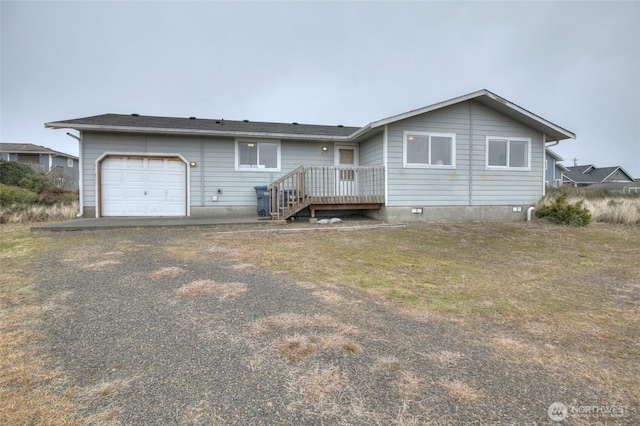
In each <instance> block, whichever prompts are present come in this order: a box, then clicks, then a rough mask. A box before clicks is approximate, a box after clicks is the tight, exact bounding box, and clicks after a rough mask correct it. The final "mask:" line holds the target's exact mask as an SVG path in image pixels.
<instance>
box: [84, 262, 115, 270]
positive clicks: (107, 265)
mask: <svg viewBox="0 0 640 426" xmlns="http://www.w3.org/2000/svg"><path fill="white" fill-rule="evenodd" d="M118 265H120V262H119V261H117V260H102V261H100V262H94V263H89V264H88V265H85V266H84V269H92V270H96V271H101V270H104V269H111V268H113V267H115V266H118Z"/></svg>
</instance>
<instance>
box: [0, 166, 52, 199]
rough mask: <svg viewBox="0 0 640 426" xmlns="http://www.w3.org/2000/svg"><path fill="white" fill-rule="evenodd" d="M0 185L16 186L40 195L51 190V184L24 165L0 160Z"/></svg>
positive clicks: (44, 176)
mask: <svg viewBox="0 0 640 426" xmlns="http://www.w3.org/2000/svg"><path fill="white" fill-rule="evenodd" d="M0 183H1V184H4V185H9V186H18V187H20V188H24V189H28V190H30V191H33V192H36V193H40V192H42V191H44V190H47V189H49V188H53V187H54V185H53V182H51V180H50V179H49V178H48V177H47V176H46V175H45V174H44V173H38V172H36V171H35V170H33V169H32V168H31V167H29V166H28V165H26V164H22V163H18V162H17V161H5V160H0Z"/></svg>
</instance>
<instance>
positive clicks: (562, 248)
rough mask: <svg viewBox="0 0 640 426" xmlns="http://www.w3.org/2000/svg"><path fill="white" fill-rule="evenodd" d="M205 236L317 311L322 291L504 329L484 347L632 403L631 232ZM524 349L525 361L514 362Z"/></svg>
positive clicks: (441, 357)
mask: <svg viewBox="0 0 640 426" xmlns="http://www.w3.org/2000/svg"><path fill="white" fill-rule="evenodd" d="M209 238H210V239H211V240H213V241H214V243H215V246H216V247H219V248H220V247H223V248H225V249H226V250H228V253H227V255H228V256H229V259H232V260H233V261H235V262H238V263H244V262H248V261H250V262H251V263H252V264H254V265H256V267H257V268H259V269H265V270H270V271H274V272H283V271H284V272H285V273H286V274H287V275H288V276H289V277H290V278H291V279H292V280H295V281H297V282H299V283H301V286H304V287H305V288H308V289H310V290H312V292H313V294H314V295H315V296H316V297H317V298H319V299H320V300H323V301H325V302H327V303H341V301H340V298H339V297H336V296H335V295H334V293H337V292H335V291H333V290H332V288H331V286H335V287H341V286H347V287H353V288H357V289H359V290H361V291H364V292H366V293H367V294H368V295H370V296H371V297H374V298H376V299H378V300H381V301H383V302H384V303H390V304H396V305H399V306H398V308H397V309H398V311H399V312H403V313H404V314H406V315H409V316H411V317H413V318H415V319H418V320H424V321H429V320H433V319H438V320H446V321H452V322H455V323H457V324H459V325H460V326H461V327H464V328H465V329H470V330H472V329H473V328H474V327H476V324H490V326H489V327H490V328H491V327H495V326H498V327H500V328H506V329H509V330H513V331H514V332H515V333H516V334H514V335H518V336H519V339H518V341H515V340H513V342H510V341H508V340H504V339H503V340H500V339H501V338H503V337H504V336H502V335H500V333H499V332H498V331H497V329H496V332H495V333H493V334H492V336H491V338H489V339H488V340H487V344H489V345H490V346H492V347H494V348H495V349H496V350H497V351H498V352H499V353H502V356H504V357H505V358H506V359H509V360H510V361H513V362H528V363H534V364H537V365H540V366H543V368H544V369H545V370H546V371H548V372H555V371H557V369H556V367H554V362H556V361H557V362H558V363H560V365H562V368H563V369H564V371H572V372H574V373H573V374H574V375H577V376H578V377H581V378H582V379H584V380H587V381H588V382H590V383H594V384H595V385H597V386H602V387H603V388H604V389H606V390H607V391H609V392H611V393H612V395H614V397H615V398H617V399H619V400H620V401H625V403H626V404H628V405H637V404H640V364H638V363H635V362H633V361H632V360H633V359H635V358H637V357H638V356H640V338H639V334H638V333H639V331H638V330H640V306H639V303H638V294H639V292H640V286H639V285H638V283H639V282H640V251H639V250H638V241H640V227H637V226H628V225H627V226H623V225H610V224H602V223H592V224H591V225H589V226H587V227H585V228H573V227H563V226H555V225H548V224H542V223H513V224H460V225H415V226H411V227H408V228H407V229H404V230H386V231H384V232H383V231H367V232H359V233H358V234H357V235H356V234H353V233H337V232H336V233H314V234H309V235H307V236H306V237H305V239H304V241H301V240H300V239H298V238H290V236H287V235H279V234H270V235H263V234H249V235H244V234H234V235H233V236H228V235H220V234H215V233H212V234H211V235H210V237H209ZM211 243H212V242H211V241H207V242H206V243H205V244H206V245H207V247H209V246H210V245H211ZM304 247H313V255H310V254H309V252H308V251H307V250H305V249H304ZM307 319H308V318H307ZM281 320H282V321H284V318H281ZM304 320H305V318H304V317H300V316H298V317H295V318H293V319H292V320H291V322H290V323H291V324H296V323H298V324H302V323H304ZM284 322H286V321H284ZM260 325H261V324H259V323H258V324H256V325H255V326H254V331H255V330H257V329H259V328H260ZM262 325H268V324H266V323H264V324H262ZM292 327H293V325H292ZM540 337H544V339H542V340H541V339H540ZM518 345H524V346H522V347H520V346H518ZM526 351H529V352H528V354H530V355H531V356H522V354H523V353H526ZM616 354H625V355H624V356H618V355H616ZM428 359H429V360H430V361H431V362H434V363H436V364H438V365H440V366H447V367H452V368H453V367H455V366H456V365H457V363H460V362H461V361H462V360H463V357H462V355H461V354H459V353H444V352H443V353H440V354H431V356H430V357H429V358H428ZM589 366H591V368H589ZM594 366H597V367H598V368H597V371H595V370H596V369H594V368H593V367H594ZM616 377H617V378H618V382H617V383H616V381H615V380H614V378H616Z"/></svg>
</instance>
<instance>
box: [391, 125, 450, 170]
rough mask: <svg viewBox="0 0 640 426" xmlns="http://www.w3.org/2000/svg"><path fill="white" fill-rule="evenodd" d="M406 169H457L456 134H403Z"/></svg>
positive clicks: (407, 132)
mask: <svg viewBox="0 0 640 426" xmlns="http://www.w3.org/2000/svg"><path fill="white" fill-rule="evenodd" d="M402 151H403V165H404V167H405V168H443V169H454V168H455V167H456V135H455V133H432V132H411V131H404V132H403V150H402Z"/></svg>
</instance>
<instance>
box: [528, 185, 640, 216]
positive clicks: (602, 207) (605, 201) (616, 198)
mask: <svg viewBox="0 0 640 426" xmlns="http://www.w3.org/2000/svg"><path fill="white" fill-rule="evenodd" d="M559 197H565V198H566V201H567V202H568V203H570V204H577V203H581V205H582V207H583V208H585V209H587V210H588V211H589V213H590V214H591V220H592V221H593V222H602V223H620V224H625V225H637V224H640V196H638V195H637V194H614V193H608V192H600V191H598V192H586V191H584V190H581V189H574V188H560V189H557V190H549V191H548V192H547V194H546V195H545V196H544V197H542V198H541V199H540V201H538V203H537V204H536V210H539V209H540V208H543V207H545V206H549V205H550V204H552V203H553V202H554V201H555V200H556V199H558V198H559Z"/></svg>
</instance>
